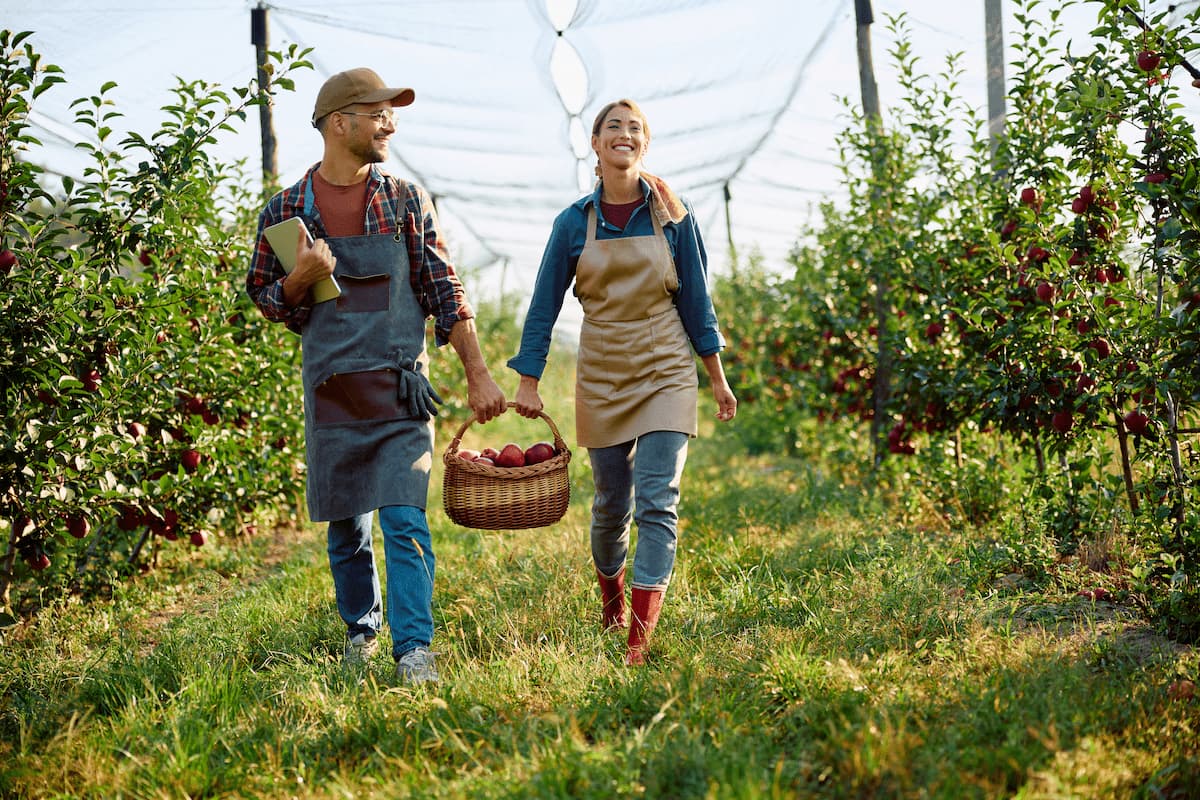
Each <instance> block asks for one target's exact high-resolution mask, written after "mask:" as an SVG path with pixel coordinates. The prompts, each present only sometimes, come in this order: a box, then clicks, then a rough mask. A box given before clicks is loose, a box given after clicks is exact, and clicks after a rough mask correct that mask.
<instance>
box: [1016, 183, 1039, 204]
mask: <svg viewBox="0 0 1200 800" xmlns="http://www.w3.org/2000/svg"><path fill="white" fill-rule="evenodd" d="M1021 204H1022V205H1026V206H1035V207H1036V206H1041V204H1042V193H1041V192H1039V191H1038V190H1037V188H1036V187H1034V186H1026V187H1025V188H1024V189H1022V190H1021Z"/></svg>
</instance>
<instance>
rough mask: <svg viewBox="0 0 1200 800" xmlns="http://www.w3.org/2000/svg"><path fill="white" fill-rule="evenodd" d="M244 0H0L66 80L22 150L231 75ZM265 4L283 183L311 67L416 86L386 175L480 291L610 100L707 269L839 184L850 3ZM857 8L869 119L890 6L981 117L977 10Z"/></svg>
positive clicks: (520, 283)
mask: <svg viewBox="0 0 1200 800" xmlns="http://www.w3.org/2000/svg"><path fill="white" fill-rule="evenodd" d="M255 5H257V3H254V2H246V0H155V1H154V2H148V0H90V1H89V2H82V1H81V0H56V2H46V3H38V4H34V3H30V2H27V0H25V1H24V2H20V3H18V2H12V0H0V12H2V13H3V20H4V22H3V24H4V25H5V27H8V28H10V29H13V30H32V31H34V32H35V36H34V37H33V40H32V41H33V44H34V46H35V48H36V49H37V50H38V51H39V52H41V53H43V55H44V57H45V60H46V61H48V62H50V63H55V64H58V65H60V66H62V67H63V68H64V70H65V71H66V75H67V78H68V80H69V83H68V84H67V85H66V86H65V87H57V88H56V89H55V90H53V91H51V92H49V93H47V94H46V95H43V96H42V97H41V98H39V99H38V101H37V103H36V105H35V113H34V117H33V120H34V122H35V125H36V128H35V134H36V135H38V136H39V138H41V139H42V140H43V141H44V143H45V145H46V147H45V148H43V149H42V151H41V152H36V153H34V154H33V158H34V159H35V160H37V161H38V162H39V163H42V164H43V165H44V166H46V167H47V168H49V169H51V170H54V171H58V172H63V173H67V174H78V173H79V171H80V170H81V169H82V166H83V162H82V161H81V160H80V158H79V156H78V155H77V154H75V153H74V152H73V151H72V148H71V146H72V144H73V143H74V142H75V141H77V140H78V137H79V136H80V135H82V133H81V130H80V129H78V128H75V127H74V126H72V125H71V120H72V118H73V112H72V111H71V110H70V108H69V107H68V104H69V103H70V101H71V100H73V99H74V98H76V97H78V96H82V95H87V94H92V93H94V92H96V91H97V90H98V88H99V86H100V85H101V84H103V83H104V82H106V81H110V80H111V81H115V82H117V84H118V89H117V90H116V91H115V92H113V93H112V95H111V96H112V97H113V98H114V99H115V101H116V103H117V106H118V108H119V110H121V111H122V112H123V113H124V114H125V115H126V116H125V117H124V119H123V120H122V122H123V123H124V124H125V125H126V126H128V127H129V128H130V129H134V130H138V131H141V132H143V133H149V132H151V131H152V130H153V129H154V128H155V127H156V126H157V123H158V121H159V119H161V113H160V112H158V111H157V109H158V108H159V106H161V105H162V104H164V103H166V102H168V101H170V100H171V99H172V98H171V96H170V94H169V93H168V90H169V89H170V87H171V86H173V85H174V84H175V78H176V76H178V77H180V78H183V79H185V80H195V79H203V80H205V81H210V82H215V83H219V84H221V85H222V86H225V87H231V86H236V85H243V84H245V83H247V82H248V81H249V80H250V79H251V78H253V76H254V48H253V46H252V45H251V41H250V18H251V10H252V8H253V7H254V6H255ZM1146 5H1147V6H1154V7H1159V6H1161V7H1163V8H1165V7H1166V4H1165V3H1158V2H1156V3H1147V4H1146ZM1180 5H1183V6H1189V5H1194V3H1183V4H1180ZM266 7H267V12H268V17H267V19H268V29H269V34H270V42H269V45H270V48H271V49H272V50H282V49H284V48H285V47H286V46H287V45H288V44H290V43H296V44H299V45H300V46H302V47H311V48H313V51H312V53H311V55H310V56H309V58H310V60H311V61H312V62H313V64H314V65H315V67H316V68H315V69H314V70H311V71H308V70H305V71H301V72H299V73H297V76H296V77H297V81H296V91H295V92H294V93H285V94H283V95H281V96H279V98H278V99H277V102H276V104H275V109H274V127H275V132H276V135H277V137H278V169H279V176H280V180H281V182H283V183H285V184H286V183H290V182H291V181H293V180H295V179H297V178H298V177H299V176H300V175H301V174H302V173H303V171H304V170H305V169H306V168H307V167H308V166H309V165H310V164H311V163H313V162H315V161H316V160H317V159H318V158H319V155H320V139H319V136H318V134H317V133H316V131H314V130H313V129H312V127H311V126H310V124H309V118H310V116H311V113H312V103H313V99H314V97H315V95H316V92H317V89H318V88H319V87H320V85H321V83H322V82H323V81H324V80H325V79H326V78H327V77H328V76H329V75H331V74H333V73H335V72H338V71H340V70H343V69H348V68H351V67H356V66H370V67H372V68H374V69H375V70H376V71H377V72H379V73H380V74H381V75H382V76H383V78H384V79H385V80H386V81H388V82H389V84H391V85H399V86H411V87H413V88H414V89H415V91H416V96H417V100H416V102H415V103H414V104H413V105H412V106H410V107H408V108H405V109H402V110H401V115H400V118H399V120H398V123H397V132H396V135H395V136H393V138H392V158H391V160H390V162H389V164H388V167H389V168H390V169H391V170H392V171H393V172H395V173H397V174H399V175H401V176H405V177H410V178H412V179H414V180H416V181H418V182H420V183H423V184H424V185H425V186H426V188H427V189H429V191H430V192H431V193H432V194H433V195H434V197H435V198H436V200H437V203H438V208H439V211H440V213H441V216H442V221H443V225H444V227H445V228H446V231H447V234H448V238H449V239H450V242H451V246H452V248H453V250H454V254H455V256H456V258H457V260H458V261H459V263H460V265H461V266H462V267H463V269H464V271H465V273H466V274H467V275H469V276H470V280H471V281H473V282H475V283H477V284H478V285H481V286H485V287H490V288H502V289H505V290H507V291H517V292H521V291H524V290H525V288H526V287H527V286H528V285H529V284H530V283H531V281H532V278H533V275H534V272H535V270H536V268H537V265H538V262H539V260H540V257H541V250H542V247H543V245H544V244H545V241H546V237H547V235H548V234H549V231H550V225H551V221H552V220H553V218H554V216H555V214H556V213H557V212H558V211H559V210H560V209H562V208H563V207H564V206H566V205H567V204H569V203H570V202H572V201H573V200H575V199H576V198H577V197H579V196H580V195H581V194H583V193H584V192H585V191H587V190H589V189H590V187H591V183H592V180H593V173H592V167H593V165H594V156H593V154H592V153H591V151H590V147H589V141H588V139H589V134H590V128H591V122H592V118H593V116H594V115H595V113H596V112H597V111H598V109H599V108H600V107H601V106H602V105H603V104H604V103H605V102H607V101H609V100H613V99H617V98H620V97H629V98H632V99H634V100H636V101H637V102H638V103H639V104H640V105H641V106H642V108H643V109H644V111H645V112H646V114H647V116H648V117H649V124H650V127H651V132H652V134H653V141H652V143H651V146H650V152H649V156H648V159H647V167H648V169H650V170H651V171H653V172H655V173H657V174H659V175H661V176H662V177H664V178H665V179H666V180H667V181H668V182H669V183H671V185H672V186H673V187H674V188H675V189H676V191H678V192H679V193H680V194H682V195H684V196H685V197H687V198H688V199H689V200H691V202H692V203H693V205H694V207H695V210H696V212H697V217H698V219H699V220H700V222H701V224H702V226H703V229H704V232H705V239H706V244H707V246H708V250H709V254H710V262H711V264H712V269H713V271H714V272H719V271H721V270H723V269H725V268H726V267H727V264H728V257H727V255H726V254H727V252H728V246H729V244H730V238H732V243H733V244H734V245H735V246H736V249H737V251H738V252H739V253H740V254H745V253H747V252H749V251H750V250H751V249H753V248H757V249H759V250H760V251H761V252H762V253H763V255H764V257H765V263H766V264H767V265H768V267H774V266H781V265H782V264H783V262H784V258H785V255H786V253H787V251H788V249H789V248H790V246H791V245H792V244H793V243H794V242H795V240H796V238H797V233H798V231H799V229H800V227H801V225H803V224H804V223H805V222H807V221H809V220H810V219H811V214H812V208H813V204H814V203H815V202H816V201H818V200H819V199H820V198H821V197H822V196H825V195H827V194H831V195H833V196H835V197H836V195H837V194H838V193H839V187H838V185H837V183H838V179H839V175H838V172H837V170H836V168H835V166H834V162H835V159H836V156H835V153H834V151H833V144H834V135H835V133H836V132H837V131H838V130H839V129H840V128H841V127H843V126H844V124H845V122H846V115H845V109H844V107H843V105H842V103H841V102H840V100H839V98H843V97H844V98H848V99H849V100H850V101H851V102H852V103H853V104H854V105H855V106H857V105H858V102H859V97H860V94H859V79H858V62H857V54H856V48H855V11H854V2H853V0H578V1H577V2H576V0H406V1H405V2H392V3H382V2H341V3H331V2H328V0H325V1H324V2H319V3H318V2H308V1H306V0H291V1H289V0H281V1H280V2H276V3H270V4H267V6H266ZM873 7H874V12H875V23H876V24H875V25H873V26H872V29H871V31H872V33H871V36H872V42H873V45H872V47H873V53H874V62H875V69H876V73H877V76H878V81H879V87H880V97H881V101H882V104H883V109H884V116H885V119H886V114H887V106H888V101H889V98H890V97H892V96H894V94H895V91H896V89H895V85H894V82H892V81H891V76H890V74H889V72H890V70H889V67H890V61H889V58H888V55H887V52H888V50H889V49H890V48H891V47H892V46H893V44H894V42H893V41H892V40H891V36H890V34H889V32H888V29H887V27H886V26H885V24H883V23H884V22H885V19H886V17H887V16H888V15H895V14H899V13H901V12H903V13H904V14H905V15H906V16H907V25H908V28H909V30H910V32H911V36H912V40H913V46H914V50H915V51H916V52H917V53H918V54H919V55H920V56H921V58H922V64H923V66H924V68H925V70H926V71H928V72H938V71H940V70H941V69H942V67H943V62H944V58H945V55H946V54H947V53H951V52H961V53H962V54H963V60H962V67H963V69H964V75H963V76H962V80H961V86H960V91H961V93H962V94H963V96H964V97H965V98H966V99H967V100H968V102H971V103H972V104H973V105H975V106H976V107H977V108H979V109H980V111H981V113H982V112H983V111H984V107H985V105H986V100H985V98H986V86H985V80H986V64H985V58H984V2H983V0H972V1H971V2H967V3H963V2H961V0H918V1H917V2H910V3H905V2H900V1H899V0H876V1H875V2H874V3H873ZM1079 13H1080V14H1081V16H1079V17H1077V20H1076V21H1075V22H1072V21H1071V20H1070V17H1066V18H1065V19H1066V22H1065V25H1066V26H1067V27H1068V30H1071V29H1072V26H1073V28H1074V31H1075V32H1078V33H1079V34H1085V33H1086V31H1087V29H1088V25H1089V24H1090V23H1091V22H1093V21H1094V20H1095V13H1096V11H1095V8H1094V7H1093V8H1089V9H1083V10H1081V11H1080V12H1079ZM1006 21H1007V23H1008V24H1009V25H1011V23H1012V21H1011V19H1007V20H1006ZM1012 58H1013V54H1011V53H1010V54H1009V60H1012ZM1195 94H1196V93H1189V96H1190V95H1195ZM1188 102H1192V103H1194V102H1195V99H1194V98H1192V99H1189V101H1188ZM218 155H219V156H220V157H222V158H228V159H234V158H245V159H246V160H247V163H248V165H249V172H250V173H251V174H256V173H257V171H258V169H259V168H260V164H261V157H260V139H259V128H258V120H257V117H256V116H253V115H252V116H251V117H250V118H248V119H247V121H246V123H245V125H244V127H243V129H242V130H241V131H240V132H239V134H238V135H236V136H228V137H226V139H225V140H223V142H222V145H221V148H220V149H219V150H218ZM727 197H728V198H729V200H728V202H727V201H726V198H727Z"/></svg>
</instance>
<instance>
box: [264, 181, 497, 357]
mask: <svg viewBox="0 0 1200 800" xmlns="http://www.w3.org/2000/svg"><path fill="white" fill-rule="evenodd" d="M318 166H320V165H319V164H317V165H314V166H313V167H312V168H310V169H309V171H308V172H307V173H305V175H304V177H303V178H301V179H300V180H299V181H298V182H297V183H295V184H293V185H292V186H290V187H288V188H287V189H284V190H283V191H281V192H279V193H277V194H276V195H275V196H274V197H272V198H271V199H270V200H269V201H268V202H267V205H266V207H264V208H263V210H262V213H261V214H260V215H259V218H258V238H257V241H256V244H255V248H254V255H253V256H252V258H251V261H250V271H249V273H248V274H247V275H246V293H247V294H249V295H250V299H251V300H253V301H254V304H255V305H256V306H258V307H259V309H260V310H261V311H262V313H263V316H265V317H266V318H267V319H269V320H272V321H274V322H283V323H285V324H286V325H287V327H288V329H289V330H292V331H294V332H296V333H300V332H301V330H302V329H303V327H304V323H305V322H306V321H307V320H308V315H309V313H310V312H311V311H312V306H309V305H299V306H295V307H292V306H289V305H287V303H286V302H285V301H284V299H283V277H284V274H285V273H284V271H283V265H282V264H280V263H279V259H277V258H276V257H275V252H274V251H273V250H272V249H271V245H270V244H268V243H267V240H266V237H264V236H263V230H264V229H266V228H267V227H268V226H270V225H274V224H275V223H277V222H282V221H283V220H285V219H288V218H289V217H296V216H298V217H301V218H303V219H304V222H305V224H306V225H307V226H308V229H309V231H310V232H311V233H312V235H313V236H314V237H315V238H325V237H327V236H328V234H327V233H326V231H325V225H324V223H323V222H322V221H321V213H320V211H318V210H317V207H316V205H315V204H313V205H312V206H311V207H310V208H309V209H308V211H307V212H306V211H305V196H306V193H307V192H311V189H309V188H308V187H310V186H311V181H312V174H313V172H315V171H316V169H317V167H318ZM367 184H368V185H367V215H366V220H365V227H364V230H363V233H365V234H394V233H396V232H397V231H399V230H401V226H403V232H404V235H405V237H406V239H407V241H408V261H409V268H410V272H409V280H410V282H411V283H412V289H413V294H414V296H415V297H416V298H417V302H418V303H420V305H421V308H422V309H423V310H424V311H425V314H426V316H427V317H432V318H433V320H434V335H435V341H436V342H437V344H438V345H439V346H440V345H444V344H446V342H448V341H449V340H450V329H451V328H452V327H454V323H456V322H458V321H459V320H463V319H471V318H472V317H474V316H475V312H474V311H473V310H472V309H471V306H470V304H469V303H468V302H467V297H466V292H465V291H464V289H463V285H462V282H461V281H460V280H459V279H458V275H457V274H456V273H455V271H454V267H453V265H452V264H451V263H450V256H449V253H447V251H446V242H445V240H443V239H442V235H441V230H440V229H439V227H438V222H437V213H436V212H435V211H434V208H433V201H432V200H431V199H430V197H429V193H428V192H426V191H425V189H424V188H422V187H421V186H418V185H417V184H415V183H411V182H409V181H400V180H397V179H396V178H393V177H392V176H390V175H388V174H387V173H385V172H384V171H383V170H381V169H380V168H379V167H378V166H376V165H372V166H371V174H370V176H369V177H368V178H367ZM400 209H403V211H404V218H403V220H398V217H399V213H398V211H399V210H400Z"/></svg>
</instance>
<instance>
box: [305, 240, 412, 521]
mask: <svg viewBox="0 0 1200 800" xmlns="http://www.w3.org/2000/svg"><path fill="white" fill-rule="evenodd" d="M326 241H327V242H328V243H329V247H330V249H331V250H332V251H333V255H334V257H335V258H336V259H337V273H336V275H337V280H338V283H339V284H340V286H341V288H342V295H341V297H338V298H337V299H336V300H330V301H327V302H324V303H318V304H316V305H314V306H313V308H312V314H311V315H310V316H309V319H308V323H307V325H306V326H305V328H304V331H303V334H302V346H303V352H304V366H303V377H304V408H305V414H304V435H305V456H306V459H307V462H308V481H307V496H308V513H309V516H310V517H311V518H312V519H313V520H314V521H319V520H340V519H348V518H350V517H353V516H356V515H358V514H364V513H367V512H369V511H374V510H376V509H378V508H381V507H383V506H389V505H407V506H417V507H419V508H425V503H426V499H427V497H428V490H429V470H430V467H431V466H432V463H433V421H432V420H430V421H423V420H419V419H415V418H414V417H412V415H411V414H410V413H409V411H408V406H407V404H406V403H401V401H400V399H399V397H398V396H397V391H398V388H399V374H400V373H399V370H400V369H401V368H402V367H401V365H402V364H405V363H406V362H407V363H409V364H410V365H415V368H416V369H417V370H419V371H420V372H421V374H423V375H426V376H428V367H427V365H426V354H425V312H424V311H423V310H422V309H421V306H420V304H419V303H418V302H417V299H416V297H415V296H414V294H413V290H412V285H411V284H410V282H409V260H408V251H407V247H406V245H405V238H404V234H403V233H402V232H399V233H396V234H395V235H392V234H390V233H389V234H373V235H366V236H346V237H332V238H329V239H326Z"/></svg>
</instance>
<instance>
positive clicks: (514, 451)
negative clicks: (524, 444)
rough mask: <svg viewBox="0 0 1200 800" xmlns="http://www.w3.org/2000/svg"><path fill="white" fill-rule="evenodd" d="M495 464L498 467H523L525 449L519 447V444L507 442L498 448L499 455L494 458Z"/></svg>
mask: <svg viewBox="0 0 1200 800" xmlns="http://www.w3.org/2000/svg"><path fill="white" fill-rule="evenodd" d="M496 466H498V467H523V466H525V451H524V450H522V449H521V445H519V444H514V443H512V442H509V443H508V444H506V445H504V447H502V448H500V455H499V457H497V458H496Z"/></svg>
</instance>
